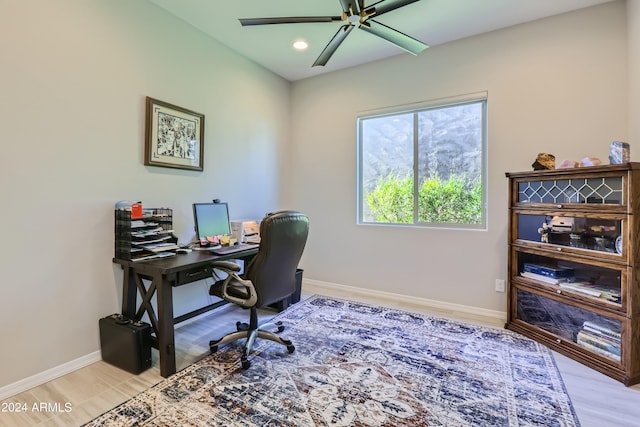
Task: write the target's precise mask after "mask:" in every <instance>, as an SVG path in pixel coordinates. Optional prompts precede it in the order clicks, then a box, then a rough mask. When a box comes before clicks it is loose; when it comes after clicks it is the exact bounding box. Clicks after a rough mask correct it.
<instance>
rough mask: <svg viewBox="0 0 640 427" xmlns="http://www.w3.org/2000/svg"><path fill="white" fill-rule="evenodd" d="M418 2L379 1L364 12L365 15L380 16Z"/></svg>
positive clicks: (412, 0) (401, 0)
mask: <svg viewBox="0 0 640 427" xmlns="http://www.w3.org/2000/svg"><path fill="white" fill-rule="evenodd" d="M417 1H420V0H381V1H379V2H378V3H375V4H372V5H371V6H369V7H368V8H366V9H365V10H364V12H365V13H366V14H367V15H374V16H380V15H382V14H383V13H387V12H391V11H392V10H396V9H399V8H401V7H402V6H406V5H408V4H411V3H415V2H417Z"/></svg>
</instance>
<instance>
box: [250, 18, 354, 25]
mask: <svg viewBox="0 0 640 427" xmlns="http://www.w3.org/2000/svg"><path fill="white" fill-rule="evenodd" d="M239 21H240V24H241V25H242V26H243V27H246V26H249V25H269V24H306V23H309V22H333V21H342V16H283V17H277V18H241V19H239Z"/></svg>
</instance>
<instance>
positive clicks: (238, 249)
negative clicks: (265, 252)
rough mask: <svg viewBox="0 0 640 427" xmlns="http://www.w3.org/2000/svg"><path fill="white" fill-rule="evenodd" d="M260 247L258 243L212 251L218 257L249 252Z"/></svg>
mask: <svg viewBox="0 0 640 427" xmlns="http://www.w3.org/2000/svg"><path fill="white" fill-rule="evenodd" d="M258 246H260V245H259V244H257V243H239V244H237V245H232V246H222V247H220V248H218V249H211V253H213V254H216V255H228V254H235V253H236V252H242V251H247V250H249V249H256V248H257V247H258Z"/></svg>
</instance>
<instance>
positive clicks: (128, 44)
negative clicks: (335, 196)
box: [0, 0, 290, 389]
mask: <svg viewBox="0 0 640 427" xmlns="http://www.w3.org/2000/svg"><path fill="white" fill-rule="evenodd" d="M0 10H2V12H0V63H1V66H0V129H2V131H1V133H0V146H1V147H2V154H1V155H0V201H1V202H0V203H1V204H2V211H3V212H2V225H3V229H4V230H3V233H2V234H3V242H4V244H3V245H2V249H0V251H1V254H0V263H1V267H2V279H1V280H0V289H2V297H1V298H0V337H1V340H2V344H1V345H2V348H3V350H2V351H0V389H1V388H2V386H5V385H7V384H11V383H14V382H16V381H18V380H21V379H24V378H26V377H29V376H32V375H35V374H37V373H40V372H42V371H45V370H47V369H50V368H54V367H57V366H59V365H62V364H64V363H68V362H70V361H73V360H75V359H77V358H81V357H85V356H87V355H94V357H95V352H98V351H99V348H100V347H99V342H98V341H99V340H98V318H100V317H102V316H106V315H109V314H111V313H114V312H116V311H118V309H119V305H120V300H121V276H122V274H121V271H120V270H119V269H118V268H116V267H114V266H113V265H112V263H111V258H112V257H113V206H114V204H115V202H117V201H118V200H142V202H143V204H144V205H146V206H150V207H161V206H168V207H172V208H173V209H174V214H175V224H174V228H175V229H176V230H177V232H178V235H179V236H180V238H181V240H183V241H187V240H189V239H190V238H191V237H192V235H193V232H192V230H193V221H192V213H191V203H193V202H196V201H201V202H207V201H210V200H211V199H212V198H214V197H218V198H220V199H223V200H227V201H229V202H230V210H231V215H232V216H234V217H236V218H238V217H241V218H247V217H249V218H253V217H261V216H262V215H263V214H264V213H265V212H267V211H269V210H273V209H275V208H278V207H279V206H280V188H281V184H280V181H281V177H282V175H281V174H282V173H283V170H284V169H285V168H286V164H287V160H286V155H287V154H286V153H288V151H289V150H288V143H289V139H288V125H289V89H290V84H289V83H288V82H287V81H285V80H283V79H281V78H279V77H276V76H275V75H273V74H272V73H270V72H267V71H265V70H264V69H262V68H261V67H259V66H257V65H255V64H254V63H253V62H250V61H248V60H246V59H244V58H242V57H240V56H239V55H237V54H235V53H234V52H232V51H230V50H229V49H227V48H226V47H224V46H222V45H221V44H219V43H216V42H214V41H213V40H211V39H210V38H208V37H205V36H204V35H202V33H200V32H198V31H196V30H195V29H193V28H192V27H189V26H187V25H186V24H184V23H183V22H182V21H180V20H178V19H176V18H174V17H171V16H170V15H168V14H167V13H166V12H164V11H163V10H162V9H159V8H157V7H156V6H154V5H152V4H150V3H147V2H144V1H130V0H109V1H104V0H56V1H55V2H54V1H48V0H20V1H13V0H9V1H5V0H2V1H0ZM146 96H151V97H154V98H158V99H160V100H163V101H166V102H170V103H173V104H177V105H179V106H183V107H186V108H189V109H193V110H195V111H198V112H201V113H203V114H204V115H205V141H204V143H205V157H204V165H205V171H204V172H201V173H200V172H190V171H179V170H170V169H166V168H156V167H145V166H144V165H143V139H144V114H145V97H146ZM240 169H241V170H244V171H245V173H246V174H247V176H246V177H245V178H236V177H233V178H228V177H227V176H225V173H226V174H229V173H232V172H235V171H238V170H240ZM208 299H209V296H208V287H207V285H206V283H204V282H203V283H201V284H200V285H195V286H192V287H187V288H184V289H183V288H180V289H178V290H177V291H176V300H177V311H178V312H177V313H176V314H180V312H181V311H182V312H184V311H186V310H187V309H189V308H191V307H190V306H192V305H193V306H201V305H202V304H203V302H206V301H208ZM97 357H99V353H98V354H97Z"/></svg>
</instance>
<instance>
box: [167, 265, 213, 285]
mask: <svg viewBox="0 0 640 427" xmlns="http://www.w3.org/2000/svg"><path fill="white" fill-rule="evenodd" d="M211 275H212V269H211V267H210V266H205V267H200V268H195V269H193V270H187V271H181V272H180V273H178V283H176V285H184V284H187V283H191V282H195V281H196V280H202V279H207V278H209V277H211Z"/></svg>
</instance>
